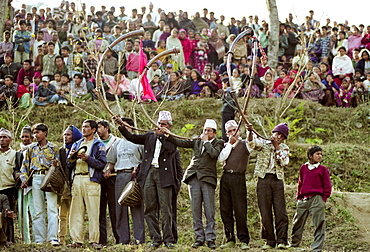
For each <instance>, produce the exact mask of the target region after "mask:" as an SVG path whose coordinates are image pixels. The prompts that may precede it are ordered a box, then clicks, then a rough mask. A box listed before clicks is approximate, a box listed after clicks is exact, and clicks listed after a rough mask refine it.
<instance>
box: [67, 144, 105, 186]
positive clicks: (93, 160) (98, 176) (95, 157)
mask: <svg viewBox="0 0 370 252" xmlns="http://www.w3.org/2000/svg"><path fill="white" fill-rule="evenodd" d="M84 140H85V138H81V139H80V140H78V141H77V142H75V143H74V144H73V145H72V148H71V151H72V150H75V151H77V150H78V149H79V148H80V145H81V143H82V141H84ZM86 163H87V164H88V166H89V173H90V181H94V182H97V183H100V182H101V180H102V179H103V169H104V167H105V165H106V164H107V156H106V152H105V145H104V143H103V142H102V141H100V140H99V139H97V138H94V142H93V144H92V147H91V151H90V155H89V158H88V159H87V160H86ZM68 166H69V168H70V169H72V178H73V176H74V171H75V169H76V162H72V163H70V162H68Z"/></svg>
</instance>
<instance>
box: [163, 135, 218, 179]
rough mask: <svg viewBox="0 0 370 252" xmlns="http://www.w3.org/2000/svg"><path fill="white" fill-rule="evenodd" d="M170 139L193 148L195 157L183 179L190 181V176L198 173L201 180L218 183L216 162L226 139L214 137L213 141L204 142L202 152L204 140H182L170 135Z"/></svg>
mask: <svg viewBox="0 0 370 252" xmlns="http://www.w3.org/2000/svg"><path fill="white" fill-rule="evenodd" d="M167 139H168V141H170V142H172V143H174V144H175V145H177V146H179V147H184V148H193V157H192V159H191V161H190V164H189V166H188V168H187V169H186V171H185V174H184V179H183V181H184V182H185V183H188V181H189V178H190V177H191V176H193V175H196V176H197V178H198V180H199V181H202V182H206V183H210V184H212V185H214V186H216V185H217V170H216V163H217V159H218V156H219V154H220V152H221V150H222V148H223V146H224V141H223V140H221V139H217V138H214V139H213V140H212V141H211V142H206V143H205V144H204V151H203V153H202V144H203V142H202V140H200V139H196V140H182V139H178V138H176V137H173V136H169V137H168V138H167Z"/></svg>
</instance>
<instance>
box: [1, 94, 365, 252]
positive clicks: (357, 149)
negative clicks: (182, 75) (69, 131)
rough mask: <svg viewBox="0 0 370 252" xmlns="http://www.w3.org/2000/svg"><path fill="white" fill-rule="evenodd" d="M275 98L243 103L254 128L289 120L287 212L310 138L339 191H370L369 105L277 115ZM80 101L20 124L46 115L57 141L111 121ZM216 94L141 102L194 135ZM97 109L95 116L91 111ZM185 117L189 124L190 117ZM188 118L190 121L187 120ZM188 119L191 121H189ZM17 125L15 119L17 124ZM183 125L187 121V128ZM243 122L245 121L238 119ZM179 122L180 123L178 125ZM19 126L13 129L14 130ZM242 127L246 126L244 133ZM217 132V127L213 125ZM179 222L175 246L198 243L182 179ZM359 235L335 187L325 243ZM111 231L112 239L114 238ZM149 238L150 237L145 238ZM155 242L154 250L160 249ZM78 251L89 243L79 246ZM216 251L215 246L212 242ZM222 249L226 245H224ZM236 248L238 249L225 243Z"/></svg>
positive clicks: (307, 237) (359, 245)
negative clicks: (85, 125) (73, 130)
mask: <svg viewBox="0 0 370 252" xmlns="http://www.w3.org/2000/svg"><path fill="white" fill-rule="evenodd" d="M109 104H110V107H111V109H112V110H113V111H115V112H117V111H119V108H118V107H117V105H116V103H115V102H111V103H109ZM277 104H278V100H277V99H259V100H256V99H252V100H251V102H250V106H249V109H248V118H249V120H250V121H251V123H252V124H253V125H254V127H255V129H256V130H257V131H258V132H260V133H262V134H263V133H264V132H266V135H268V134H269V132H270V131H271V129H272V127H273V125H274V124H276V123H279V122H283V121H285V122H288V123H289V124H290V125H291V126H292V131H293V133H294V134H293V135H292V137H291V138H290V139H289V140H288V141H287V144H288V145H289V147H290V164H289V166H288V167H287V168H286V171H285V182H286V185H287V186H286V201H287V208H288V216H289V220H290V223H289V224H290V229H291V221H292V219H293V215H294V211H295V190H296V183H297V179H298V171H299V168H300V166H301V165H302V164H303V163H305V162H306V159H307V156H306V150H307V148H308V147H309V146H310V144H312V143H315V141H316V142H320V145H321V146H322V147H323V149H324V160H323V164H324V165H326V166H327V167H328V168H329V170H330V172H331V178H332V183H333V186H334V188H335V189H336V190H339V191H350V192H368V193H370V182H368V178H369V177H370V169H368V167H369V165H370V157H369V153H370V149H369V147H368V143H369V142H370V134H369V133H370V132H369V131H370V130H369V121H370V119H369V118H370V117H369V116H370V110H369V105H368V104H364V105H361V106H360V107H358V108H355V109H353V108H349V109H344V108H326V107H322V106H321V105H319V104H317V103H313V102H302V101H299V100H297V101H294V102H293V104H292V107H291V108H290V109H288V110H287V112H286V114H284V115H283V116H282V117H281V118H280V120H279V121H275V118H276V115H275V108H276V106H277ZM79 106H80V107H81V109H80V108H76V107H70V106H60V105H57V106H53V107H46V108H40V107H39V108H35V109H33V110H32V111H31V113H30V114H29V115H28V116H27V118H26V120H25V121H23V122H22V124H21V125H20V126H24V125H25V124H29V125H32V124H34V123H39V122H43V123H46V124H47V125H49V136H48V138H49V140H50V141H52V142H54V143H56V144H58V145H59V146H61V145H62V133H63V131H64V129H65V128H66V127H67V126H68V125H71V124H73V125H76V126H77V127H80V126H81V125H82V121H83V120H85V119H88V118H89V119H96V118H101V119H105V120H108V121H111V122H112V120H111V118H110V116H109V114H108V113H107V112H105V111H104V110H103V108H102V107H101V106H100V105H99V103H98V102H97V101H94V102H91V101H88V102H85V103H81V104H80V105H79ZM221 106H222V105H221V101H220V100H215V99H199V100H191V101H181V102H164V103H163V104H162V105H161V107H159V103H156V104H147V105H145V108H146V109H147V111H148V113H149V114H150V115H151V116H152V118H153V119H154V120H156V115H154V113H155V111H156V110H157V109H159V110H169V111H171V113H172V117H173V119H174V126H173V130H172V131H173V132H174V133H175V134H179V135H186V136H197V135H199V134H200V133H201V131H202V127H203V123H204V121H205V119H207V118H212V119H215V120H216V121H217V122H218V124H219V125H218V126H219V128H220V126H221V125H220V122H221ZM121 107H122V109H123V111H124V113H123V114H122V115H121V116H125V117H131V118H136V121H137V123H138V127H140V128H144V129H151V128H153V126H152V125H151V124H150V123H149V122H148V120H147V119H146V118H144V117H143V114H142V113H141V111H140V108H139V106H138V105H136V104H135V103H133V102H128V101H121ZM22 114H24V111H15V113H14V114H13V113H11V112H9V111H5V112H4V111H2V112H0V124H1V125H0V127H8V128H12V127H13V125H12V123H13V120H14V121H15V122H17V119H18V118H20V117H21V115H22ZM93 116H94V117H93ZM187 124H188V125H187ZM186 125H187V126H186ZM189 125H191V126H189ZM14 128H15V127H14ZM183 128H186V130H184V129H183ZM242 128H244V127H242ZM182 129H183V130H182ZM112 131H113V133H114V134H115V135H117V136H120V134H119V132H118V131H117V129H116V126H115V125H114V124H113V122H112ZM19 133H20V132H17V133H16V135H17V136H19ZM243 135H244V133H243ZM218 136H219V137H220V136H221V132H220V131H219V132H218ZM13 146H14V147H15V148H16V149H18V146H19V139H16V141H14V143H13ZM180 152H181V158H182V165H183V169H185V168H186V167H187V165H188V164H189V161H190V159H191V155H192V150H189V149H181V150H180ZM254 165H255V155H254V154H252V156H251V159H250V165H249V166H248V170H247V181H248V227H249V231H250V236H251V246H252V249H251V251H258V250H259V249H258V248H259V247H260V246H261V245H263V241H262V240H261V239H260V219H259V212H258V207H257V199H256V188H255V187H256V179H255V178H254V177H253V169H254ZM218 172H219V177H220V176H221V165H218ZM218 190H219V187H217V193H216V197H217V199H216V202H217V203H216V209H217V211H216V212H217V213H216V220H217V241H216V242H217V245H220V244H222V243H223V242H225V240H224V235H223V225H222V222H221V217H220V214H219V211H218V209H219V207H218V204H219V203H218ZM178 209H179V210H178V215H179V219H178V223H179V225H178V226H179V234H180V237H179V244H178V245H177V248H176V249H175V250H173V251H195V250H194V249H191V247H190V244H191V243H192V242H193V241H194V237H193V230H192V216H191V212H190V200H189V195H188V192H187V187H186V185H184V184H183V185H182V188H181V190H180V194H179V200H178ZM289 232H290V231H289ZM359 237H362V234H361V233H360V232H359V228H358V226H357V224H356V222H355V220H354V218H353V216H352V213H351V211H350V210H349V209H347V208H346V206H345V204H344V202H343V200H342V199H341V197H340V196H338V195H335V194H334V195H333V196H332V197H331V198H330V199H329V200H328V203H327V236H326V248H327V249H328V251H370V246H369V245H368V244H366V243H363V242H360V241H358V239H357V238H359ZM112 238H113V237H112V235H110V242H112V241H113V239H112ZM312 239H313V226H312V224H311V220H310V219H309V220H308V221H307V224H306V228H305V232H304V240H303V241H302V245H303V246H304V247H306V248H309V246H310V244H311V242H312ZM147 240H148V241H149V238H147ZM111 245H112V246H110V247H108V248H107V249H106V250H105V251H149V245H148V244H146V245H144V246H141V247H135V246H124V247H122V246H113V244H111ZM164 250H165V249H159V250H157V251H164ZM8 251H27V252H32V251H69V249H67V248H65V247H58V248H53V247H51V246H46V245H44V246H36V245H27V246H25V245H20V244H16V245H15V246H14V247H12V248H10V249H9V250H8ZM80 251H88V250H86V249H85V250H83V249H81V250H80ZM197 251H209V250H208V248H201V249H198V250H197ZM217 251H220V249H217ZM224 251H227V250H224ZM230 251H237V250H234V249H233V250H230Z"/></svg>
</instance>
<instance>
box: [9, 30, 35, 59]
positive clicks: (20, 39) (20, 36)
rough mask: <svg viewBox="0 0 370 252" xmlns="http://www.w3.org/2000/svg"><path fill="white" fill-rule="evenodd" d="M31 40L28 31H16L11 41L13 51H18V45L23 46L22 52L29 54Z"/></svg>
mask: <svg viewBox="0 0 370 252" xmlns="http://www.w3.org/2000/svg"><path fill="white" fill-rule="evenodd" d="M31 38H32V34H31V32H29V31H27V30H26V31H23V32H22V31H21V30H16V31H15V32H14V35H13V41H14V44H15V45H14V51H17V50H18V47H19V45H23V46H24V51H25V53H30V52H31V43H30V41H31Z"/></svg>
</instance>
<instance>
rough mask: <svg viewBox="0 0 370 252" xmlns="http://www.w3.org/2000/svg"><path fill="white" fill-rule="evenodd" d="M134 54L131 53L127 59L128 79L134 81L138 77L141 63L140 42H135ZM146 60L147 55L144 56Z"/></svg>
mask: <svg viewBox="0 0 370 252" xmlns="http://www.w3.org/2000/svg"><path fill="white" fill-rule="evenodd" d="M134 50H135V51H134V52H133V53H130V55H129V56H128V58H127V64H126V70H127V77H128V78H129V79H130V80H132V79H134V78H137V77H138V73H139V63H140V42H139V41H135V43H134ZM144 57H145V58H146V55H145V54H144Z"/></svg>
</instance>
